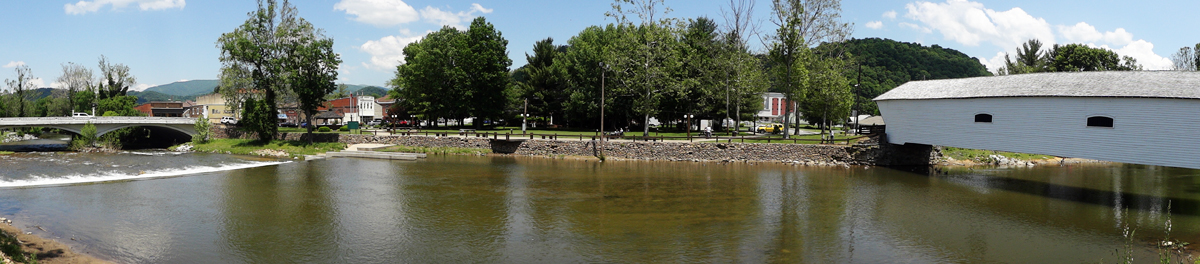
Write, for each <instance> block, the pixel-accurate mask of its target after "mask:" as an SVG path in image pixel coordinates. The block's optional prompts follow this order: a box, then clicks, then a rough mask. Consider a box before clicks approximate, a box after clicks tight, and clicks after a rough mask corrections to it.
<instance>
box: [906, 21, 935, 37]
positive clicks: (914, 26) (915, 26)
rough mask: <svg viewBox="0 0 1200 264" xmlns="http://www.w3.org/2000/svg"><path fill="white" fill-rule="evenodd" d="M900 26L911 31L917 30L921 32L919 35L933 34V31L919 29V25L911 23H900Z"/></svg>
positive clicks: (924, 28)
mask: <svg viewBox="0 0 1200 264" xmlns="http://www.w3.org/2000/svg"><path fill="white" fill-rule="evenodd" d="M900 26H901V27H906V28H911V29H913V30H917V31H921V33H925V34H929V33H933V30H931V29H929V28H926V27H921V26H920V25H917V24H913V23H908V22H900Z"/></svg>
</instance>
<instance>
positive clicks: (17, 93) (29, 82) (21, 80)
mask: <svg viewBox="0 0 1200 264" xmlns="http://www.w3.org/2000/svg"><path fill="white" fill-rule="evenodd" d="M14 70H15V71H16V72H17V79H16V80H9V79H5V80H4V83H6V84H8V89H9V90H10V91H11V92H12V94H11V99H10V100H9V101H10V102H9V105H10V106H13V105H15V106H16V112H13V113H12V114H15V116H17V117H23V116H27V114H28V113H27V112H26V107H25V105H26V104H27V103H26V102H25V101H26V100H27V99H28V98H27V97H28V95H27V94H26V93H28V92H29V91H31V90H33V89H37V87H36V86H34V84H33V79H34V78H33V73H32V71H31V70H30V69H29V66H25V65H19V66H17V67H16V69H14Z"/></svg>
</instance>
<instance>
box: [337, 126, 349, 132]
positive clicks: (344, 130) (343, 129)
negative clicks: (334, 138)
mask: <svg viewBox="0 0 1200 264" xmlns="http://www.w3.org/2000/svg"><path fill="white" fill-rule="evenodd" d="M338 131H342V132H346V131H350V127H348V126H343V127H339V128H338Z"/></svg>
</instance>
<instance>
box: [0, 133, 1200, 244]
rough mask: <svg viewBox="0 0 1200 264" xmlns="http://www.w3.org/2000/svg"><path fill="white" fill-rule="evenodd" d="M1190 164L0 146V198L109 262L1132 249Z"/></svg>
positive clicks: (1158, 222)
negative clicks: (415, 157)
mask: <svg viewBox="0 0 1200 264" xmlns="http://www.w3.org/2000/svg"><path fill="white" fill-rule="evenodd" d="M1197 175H1200V173H1198V171H1196V170H1186V169H1176V168H1164V167H1152V166H1139V165H1127V164H1105V165H1071V166H1064V167H1059V166H1044V167H1036V168H975V169H970V168H942V169H940V170H938V171H933V172H928V171H922V172H910V171H905V170H896V169H890V168H881V167H862V166H859V167H850V168H846V167H822V168H814V167H795V166H786V165H776V164H742V163H735V164H721V163H691V162H649V161H610V162H604V163H598V162H595V161H582V160H571V159H548V158H530V157H506V156H437V155H434V156H430V157H429V158H428V159H424V160H419V161H382V160H368V159H349V158H339V159H329V160H316V161H309V162H303V161H297V162H293V161H286V160H285V161H279V160H265V159H259V158H254V157H243V156H232V155H220V154H202V153H172V152H162V151H145V152H126V153H121V154H82V153H47V152H41V153H18V154H14V155H0V215H2V216H6V217H10V218H14V219H15V220H16V221H17V223H18V226H19V227H21V228H23V229H24V230H26V231H32V232H34V234H36V235H40V236H43V237H50V238H57V240H59V241H62V242H64V243H67V244H70V245H72V247H73V248H75V249H76V251H80V252H88V253H89V254H93V255H95V256H97V257H100V258H104V259H110V260H114V261H117V262H123V263H480V262H483V263H597V262H600V263H730V262H740V263H763V262H772V263H946V262H970V263H976V262H1001V263H1079V262H1107V263H1111V262H1118V257H1117V256H1116V255H1114V251H1116V250H1118V249H1120V248H1122V247H1123V246H1124V245H1125V244H1126V243H1132V245H1133V247H1134V248H1135V250H1134V254H1135V256H1136V257H1137V259H1138V260H1139V262H1148V261H1152V260H1156V257H1157V256H1156V252H1155V251H1154V249H1153V247H1152V246H1150V243H1152V242H1151V241H1155V240H1156V239H1161V238H1162V237H1163V236H1164V235H1165V228H1164V226H1165V225H1164V223H1165V221H1166V220H1167V219H1168V218H1169V219H1170V220H1171V221H1172V223H1173V225H1172V227H1173V228H1172V230H1171V233H1170V235H1171V236H1172V237H1175V238H1179V239H1182V240H1184V241H1191V242H1200V217H1198V215H1200V203H1198V202H1197V201H1200V194H1198V193H1200V180H1197V177H1196V176H1197ZM1168 204H1170V205H1171V208H1172V210H1171V211H1170V212H1168V211H1167V207H1168ZM22 223H24V224H23V225H22ZM34 224H36V225H39V226H41V227H43V228H45V229H46V231H41V230H38V229H36V228H34V227H32V225H34ZM1124 227H1129V228H1131V229H1136V230H1137V231H1136V232H1135V234H1134V237H1135V239H1134V240H1133V242H1127V240H1126V239H1125V238H1124V237H1123V236H1122V230H1123V228H1124ZM72 238H73V239H72Z"/></svg>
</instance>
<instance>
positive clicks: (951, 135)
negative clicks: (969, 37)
mask: <svg viewBox="0 0 1200 264" xmlns="http://www.w3.org/2000/svg"><path fill="white" fill-rule="evenodd" d="M875 101H876V102H877V103H878V104H879V110H880V111H881V112H882V113H883V116H884V119H885V120H887V128H886V132H887V138H888V141H889V142H891V143H892V144H908V143H917V144H927V145H941V146H953V147H962V148H973V149H986V150H999V151H1011V152H1021V153H1036V154H1045V155H1055V156H1060V157H1076V158H1088V159H1098V160H1106V161H1116V162H1125V163H1136V164H1147V165H1161V166H1172V167H1185V168H1196V169H1200V158H1197V155H1196V153H1197V152H1196V151H1197V149H1200V134H1198V133H1196V132H1197V131H1200V73H1197V72H1148V71H1134V72H1111V71H1110V72H1072V73H1041V74H1019V75H1008V76H996V77H977V78H965V79H951V80H934V81H913V82H908V83H906V84H904V85H901V86H900V87H896V88H895V89H893V90H891V91H889V92H887V93H885V94H883V95H880V96H879V97H877V98H875Z"/></svg>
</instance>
